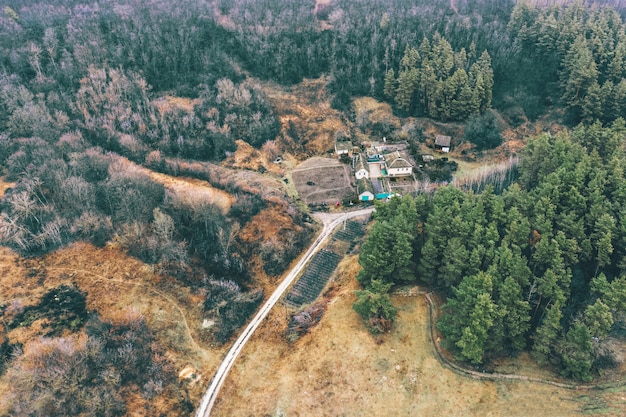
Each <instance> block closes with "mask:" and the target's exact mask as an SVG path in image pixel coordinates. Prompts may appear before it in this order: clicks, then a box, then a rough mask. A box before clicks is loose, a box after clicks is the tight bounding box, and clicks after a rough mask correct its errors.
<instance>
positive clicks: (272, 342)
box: [212, 257, 626, 416]
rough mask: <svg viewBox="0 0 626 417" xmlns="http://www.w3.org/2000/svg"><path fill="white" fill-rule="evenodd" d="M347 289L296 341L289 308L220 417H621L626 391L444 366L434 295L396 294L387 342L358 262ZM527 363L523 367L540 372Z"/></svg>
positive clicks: (263, 340) (264, 337) (239, 370)
mask: <svg viewBox="0 0 626 417" xmlns="http://www.w3.org/2000/svg"><path fill="white" fill-rule="evenodd" d="M340 268H342V269H343V273H342V274H340V277H339V278H338V282H339V283H340V287H339V289H338V290H337V291H336V293H335V294H334V296H333V300H332V302H331V303H330V304H329V307H328V310H327V312H326V313H325V316H324V318H323V319H322V322H321V323H320V325H319V326H318V327H317V328H314V329H313V331H312V332H311V333H310V334H308V335H307V336H305V337H303V338H302V339H301V340H299V341H298V342H296V343H295V344H293V345H288V344H287V343H286V342H285V341H284V338H282V333H283V332H284V327H285V323H286V312H285V310H284V309H281V308H280V307H279V308H278V309H277V310H276V311H274V312H273V313H272V316H271V317H270V318H269V319H268V320H267V322H266V324H265V326H264V327H263V328H261V329H260V330H259V333H258V334H257V335H256V336H255V338H254V339H253V340H252V341H251V342H250V344H249V345H248V346H247V347H246V348H245V349H244V351H243V354H242V356H241V357H240V358H239V360H238V361H237V362H236V364H235V366H234V368H233V371H232V374H231V376H230V377H229V379H228V380H227V381H226V384H225V386H224V388H223V391H222V392H221V395H220V397H219V399H218V402H217V405H216V407H215V408H214V410H213V414H212V415H215V416H249V415H255V416H262V415H288V416H382V415H384V416H409V415H415V416H416V415H425V416H435V415H436V416H532V415H538V416H576V415H585V414H589V413H592V412H593V413H594V414H601V415H605V416H618V415H623V413H624V412H626V401H625V399H624V397H626V392H625V390H626V388H621V389H616V390H614V391H613V392H606V393H598V392H586V391H582V392H581V391H572V390H566V389H560V388H557V387H554V386H550V385H544V384H538V383H531V382H512V381H502V382H499V381H498V382H488V381H478V380H473V379H468V378H466V377H463V376H459V375H457V374H455V373H454V372H452V371H450V370H448V369H446V368H443V367H442V366H441V364H440V363H439V362H438V361H437V359H436V358H435V356H434V352H433V348H432V344H431V342H430V340H429V337H428V325H427V307H426V302H425V300H424V298H422V297H420V296H417V297H395V298H394V299H393V302H394V304H395V305H396V306H397V307H398V310H399V313H398V320H397V323H396V325H395V328H394V330H393V331H392V332H391V333H390V334H387V335H385V336H384V337H382V338H380V339H376V338H373V337H372V336H370V335H369V334H368V333H367V332H366V331H365V329H364V326H363V325H362V324H361V322H360V321H359V318H358V316H357V314H356V313H355V312H354V311H353V310H352V308H351V306H352V303H353V301H354V295H353V290H354V289H355V288H356V281H355V279H354V275H355V273H356V271H357V270H358V266H357V264H356V257H352V258H350V259H348V260H347V261H344V263H343V265H342V266H341V267H340ZM525 361H527V359H525V358H522V359H521V362H518V363H517V366H518V367H519V368H520V369H521V370H522V371H526V370H529V371H531V373H532V374H533V375H541V374H542V373H544V371H541V370H539V369H535V368H533V366H532V364H531V363H530V362H525Z"/></svg>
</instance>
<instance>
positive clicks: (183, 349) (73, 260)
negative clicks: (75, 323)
mask: <svg viewBox="0 0 626 417" xmlns="http://www.w3.org/2000/svg"><path fill="white" fill-rule="evenodd" d="M0 273H1V277H2V278H1V279H0V293H1V294H2V300H3V301H7V300H14V302H18V301H19V302H20V303H22V304H23V305H24V306H28V305H32V304H34V303H36V302H37V300H38V299H40V298H41V296H42V295H43V294H44V293H45V292H46V291H48V290H50V289H52V288H56V287H58V286H59V285H61V284H73V285H75V286H77V287H78V288H79V289H80V290H81V291H83V292H85V293H86V294H87V309H88V311H93V312H97V313H98V315H99V317H100V318H101V319H102V320H109V321H112V322H118V321H119V320H121V319H123V318H124V317H125V316H126V315H127V314H128V308H129V307H132V309H134V310H135V311H136V312H138V313H140V314H141V315H142V316H143V317H145V320H146V321H147V324H148V326H149V327H150V329H151V330H152V331H153V333H154V335H155V340H156V342H157V343H158V345H159V346H161V347H162V348H163V349H164V350H165V355H166V358H167V359H168V360H169V361H171V363H172V364H173V366H174V368H175V369H176V370H177V371H179V370H182V369H183V368H185V367H186V366H188V365H189V364H191V365H192V366H193V367H194V368H197V369H203V370H206V369H209V370H211V369H215V367H216V366H217V364H218V363H219V360H220V357H221V353H222V348H218V347H214V346H208V345H207V344H206V342H205V341H203V340H202V338H201V335H200V331H199V330H200V324H201V323H202V318H203V308H202V299H203V297H201V296H200V295H199V294H195V293H192V292H191V291H190V289H189V288H187V287H185V286H184V285H183V284H181V283H180V282H179V281H177V280H174V279H172V278H169V277H165V276H159V275H157V274H155V273H154V272H153V269H152V267H151V266H149V265H146V264H144V263H142V262H141V261H139V260H137V259H135V258H132V257H129V256H127V255H125V254H124V253H122V252H121V251H120V250H118V249H115V248H112V247H105V248H96V247H94V246H92V245H90V244H86V243H76V244H73V245H71V246H69V247H67V248H64V249H61V250H58V251H56V252H53V253H50V254H48V255H46V256H44V257H41V258H30V259H25V258H21V257H19V256H17V255H16V254H15V253H13V252H12V251H10V250H9V249H7V248H0ZM41 324H42V323H38V322H35V323H34V324H33V325H32V326H29V327H17V328H16V329H14V330H12V331H10V332H9V333H8V334H7V336H8V337H9V339H10V341H11V342H12V343H16V342H17V343H22V344H23V345H24V348H25V349H28V346H30V345H31V344H32V343H37V340H39V339H38V337H39V334H41V332H42V327H41ZM81 335H82V332H79V333H77V334H76V336H75V337H76V338H78V339H77V341H80V340H81V337H84V336H81ZM67 336H70V335H69V334H67V335H66V337H67ZM72 337H74V336H72ZM209 373H210V372H209ZM6 377H7V376H6V374H5V375H4V376H2V377H1V378H0V389H2V390H3V391H2V392H7V391H6V390H4V388H3V387H5V386H7V385H6V384H8V383H9V382H8V381H7V380H6ZM182 389H183V391H185V392H187V393H186V394H185V395H188V396H189V397H190V398H192V400H193V401H195V399H197V398H198V395H200V394H201V389H200V388H198V384H192V385H189V386H188V388H187V385H184V384H183V385H182ZM186 390H188V391H186ZM133 398H134V399H133ZM127 401H128V404H127V405H128V407H129V410H130V411H131V414H132V415H149V414H145V411H142V410H145V409H146V408H145V405H146V404H145V401H146V400H145V399H142V398H141V396H138V395H137V396H133V397H132V398H129V399H128V400H127ZM152 401H153V402H154V404H153V405H152V406H151V407H157V408H158V409H160V410H161V411H162V412H164V413H166V414H167V415H183V414H180V411H174V410H172V409H171V407H172V405H173V404H172V403H171V401H172V398H169V399H168V398H167V395H166V397H162V398H159V397H157V398H154V399H153V400H152ZM168 403H169V405H167V404H168ZM155 404H157V405H155ZM158 404H161V405H158ZM2 407H3V406H2V405H0V414H2V412H3V408H2ZM150 409H152V410H153V409H154V408H150ZM168 410H169V411H168Z"/></svg>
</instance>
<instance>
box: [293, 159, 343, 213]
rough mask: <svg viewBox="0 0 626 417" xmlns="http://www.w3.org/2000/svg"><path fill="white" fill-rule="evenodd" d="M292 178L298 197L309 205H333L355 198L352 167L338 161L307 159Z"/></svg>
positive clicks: (295, 170) (297, 168)
mask: <svg viewBox="0 0 626 417" xmlns="http://www.w3.org/2000/svg"><path fill="white" fill-rule="evenodd" d="M291 178H292V180H293V183H294V185H295V187H296V190H297V191H298V195H300V198H301V199H302V200H303V201H304V202H305V203H307V204H316V203H330V204H332V203H334V202H336V201H342V200H343V199H345V198H353V197H354V196H355V191H354V188H353V187H352V184H351V178H352V174H351V172H350V167H349V166H348V165H346V164H342V163H341V162H339V161H337V160H336V159H331V158H320V157H314V158H310V159H307V160H306V161H304V162H303V163H301V164H300V165H298V166H297V167H296V168H295V169H294V170H293V171H292V173H291Z"/></svg>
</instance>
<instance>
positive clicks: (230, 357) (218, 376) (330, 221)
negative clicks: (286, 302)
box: [195, 207, 374, 417]
mask: <svg viewBox="0 0 626 417" xmlns="http://www.w3.org/2000/svg"><path fill="white" fill-rule="evenodd" d="M373 211H374V208H373V207H370V208H367V209H363V210H358V211H352V212H349V213H337V214H330V213H314V216H315V217H317V218H318V219H319V220H321V221H322V223H323V224H324V228H323V230H322V233H320V234H319V236H318V237H317V239H315V241H314V242H313V243H312V244H311V246H310V247H309V249H307V251H306V253H305V254H304V255H303V256H302V257H301V258H300V260H299V261H298V263H297V264H296V265H295V266H294V267H293V268H292V269H291V271H289V273H288V274H287V275H286V276H285V279H284V280H283V282H281V284H280V285H279V286H278V288H276V290H275V291H274V293H273V294H272V295H271V296H270V298H269V299H268V300H267V301H266V302H265V304H263V307H261V309H260V310H259V311H258V312H257V314H256V315H255V316H254V318H253V319H252V320H251V321H250V323H249V324H248V326H247V327H246V328H245V329H244V331H243V332H241V335H239V337H238V338H237V340H236V341H235V343H234V344H233V346H232V347H231V348H230V350H229V351H228V353H227V354H226V357H224V360H223V361H222V363H221V365H220V366H219V368H218V369H217V372H216V373H215V376H214V377H213V380H212V381H211V385H209V388H208V389H207V391H206V392H205V393H204V395H203V396H202V400H201V401H200V405H199V406H198V409H197V410H196V414H195V416H196V417H208V416H209V414H210V413H211V409H212V408H213V404H214V403H215V400H216V399H217V395H218V394H219V390H220V388H221V387H222V384H223V383H224V380H226V376H227V375H228V371H230V368H231V367H232V366H233V364H234V363H235V360H236V359H237V356H239V353H241V351H242V349H243V347H244V346H245V344H246V342H247V341H248V340H249V339H250V337H251V336H252V334H253V333H254V331H255V330H256V329H257V327H259V325H260V324H261V323H262V322H263V319H265V317H267V315H268V313H269V312H270V310H271V309H272V307H274V305H275V304H276V303H277V302H278V300H279V299H280V298H281V297H282V296H283V294H284V292H285V291H286V290H287V288H289V286H290V285H291V284H292V283H293V281H294V280H295V279H296V278H297V277H298V276H299V275H300V272H302V270H303V269H304V266H305V265H306V264H307V262H308V261H309V260H310V259H311V257H312V256H313V255H314V254H315V253H316V252H317V251H318V250H319V249H320V248H321V246H322V244H323V243H324V241H325V240H326V238H327V237H328V236H330V234H331V233H332V232H333V230H335V228H336V227H337V226H339V225H340V224H341V223H342V222H344V221H346V220H348V219H351V218H354V217H359V216H363V215H366V214H370V213H372V212H373Z"/></svg>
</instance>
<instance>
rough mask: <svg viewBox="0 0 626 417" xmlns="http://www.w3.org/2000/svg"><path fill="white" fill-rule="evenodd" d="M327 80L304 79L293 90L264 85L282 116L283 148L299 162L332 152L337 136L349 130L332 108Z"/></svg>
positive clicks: (271, 101) (280, 142) (281, 136)
mask: <svg viewBox="0 0 626 417" xmlns="http://www.w3.org/2000/svg"><path fill="white" fill-rule="evenodd" d="M327 81H328V80H327V79H325V78H319V79H305V80H304V81H302V82H301V83H300V84H297V85H295V86H293V87H291V88H287V87H279V86H276V85H273V84H269V83H265V84H264V91H265V93H266V95H267V97H268V99H269V100H270V103H271V104H272V106H273V107H274V109H275V110H276V112H277V113H278V115H279V119H280V123H281V133H280V140H279V144H280V147H281V148H282V149H283V150H284V151H285V152H288V153H292V154H294V155H297V156H298V158H299V159H304V157H306V156H311V155H317V154H322V153H326V152H329V151H332V150H333V149H334V144H335V134H336V133H337V132H339V131H344V132H349V131H350V129H349V127H348V126H347V124H346V122H345V120H344V118H343V117H342V115H341V113H340V112H339V111H337V110H334V109H332V108H331V107H330V97H329V96H328V93H327V91H326V83H327Z"/></svg>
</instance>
